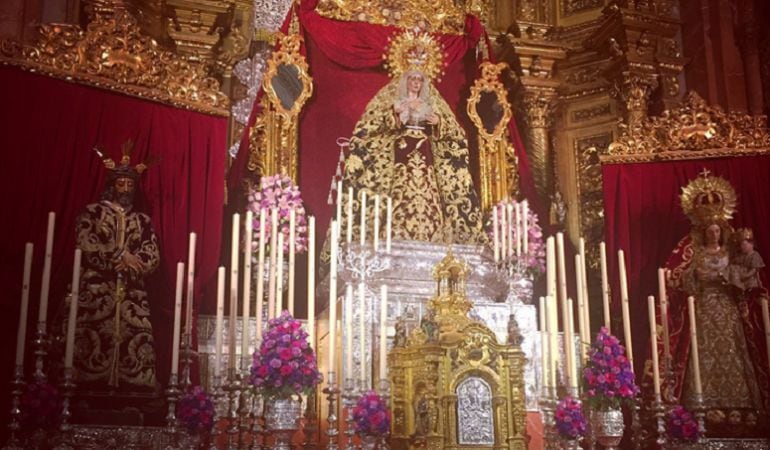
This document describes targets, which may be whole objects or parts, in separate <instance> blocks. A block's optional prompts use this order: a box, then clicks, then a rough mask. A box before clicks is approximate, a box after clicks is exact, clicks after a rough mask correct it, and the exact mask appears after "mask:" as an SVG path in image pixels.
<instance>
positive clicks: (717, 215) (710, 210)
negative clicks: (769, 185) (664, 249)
mask: <svg viewBox="0 0 770 450" xmlns="http://www.w3.org/2000/svg"><path fill="white" fill-rule="evenodd" d="M680 198H681V200H682V211H684V213H685V215H686V216H687V217H688V218H689V219H690V222H692V223H693V225H699V226H704V225H708V224H711V223H726V222H728V221H729V220H731V219H732V218H733V213H734V212H735V208H736V207H737V206H738V196H737V194H736V193H735V189H734V188H733V186H732V185H731V184H730V182H729V181H727V180H725V179H724V178H722V177H718V176H713V175H711V174H710V173H709V171H708V170H703V172H701V174H700V175H699V176H698V178H696V179H694V180H692V181H690V182H689V183H688V184H687V186H685V187H683V188H682V195H681V197H680Z"/></svg>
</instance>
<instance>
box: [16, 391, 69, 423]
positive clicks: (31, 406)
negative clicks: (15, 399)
mask: <svg viewBox="0 0 770 450" xmlns="http://www.w3.org/2000/svg"><path fill="white" fill-rule="evenodd" d="M20 408H21V412H22V422H23V423H24V424H26V425H31V426H35V427H45V426H50V425H52V424H54V423H56V422H57V421H58V420H59V415H60V414H61V411H62V399H61V396H60V395H59V390H58V389H56V386H54V385H52V384H51V383H47V382H40V381H36V382H34V383H30V384H28V385H27V389H26V390H25V391H24V393H23V394H22V396H21V404H20Z"/></svg>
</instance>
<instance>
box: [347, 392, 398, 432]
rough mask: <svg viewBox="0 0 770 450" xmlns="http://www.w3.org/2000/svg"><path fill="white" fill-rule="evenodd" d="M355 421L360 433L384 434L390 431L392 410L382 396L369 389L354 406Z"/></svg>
mask: <svg viewBox="0 0 770 450" xmlns="http://www.w3.org/2000/svg"><path fill="white" fill-rule="evenodd" d="M353 422H354V424H355V427H356V433H358V434H359V435H362V436H363V435H371V436H384V435H386V434H388V433H389V432H390V410H389V409H388V405H387V404H386V403H385V400H383V398H382V397H380V395H379V394H377V392H375V391H368V392H366V393H365V394H363V395H361V397H359V399H358V402H357V403H356V406H355V407H354V408H353Z"/></svg>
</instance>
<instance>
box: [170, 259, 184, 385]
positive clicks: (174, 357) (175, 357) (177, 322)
mask: <svg viewBox="0 0 770 450" xmlns="http://www.w3.org/2000/svg"><path fill="white" fill-rule="evenodd" d="M183 282H184V263H183V262H178V263H176V291H174V292H175V294H174V333H173V334H172V335H171V336H172V337H171V376H172V377H173V376H174V375H176V374H178V373H179V329H180V327H181V323H182V317H181V315H182V286H183V285H182V283H183Z"/></svg>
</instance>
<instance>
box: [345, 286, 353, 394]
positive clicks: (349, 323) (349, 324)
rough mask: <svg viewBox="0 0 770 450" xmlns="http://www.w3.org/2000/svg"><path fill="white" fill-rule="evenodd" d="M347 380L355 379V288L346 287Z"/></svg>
mask: <svg viewBox="0 0 770 450" xmlns="http://www.w3.org/2000/svg"><path fill="white" fill-rule="evenodd" d="M345 379H346V380H348V379H350V380H352V379H353V286H352V285H350V284H348V285H347V286H345Z"/></svg>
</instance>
